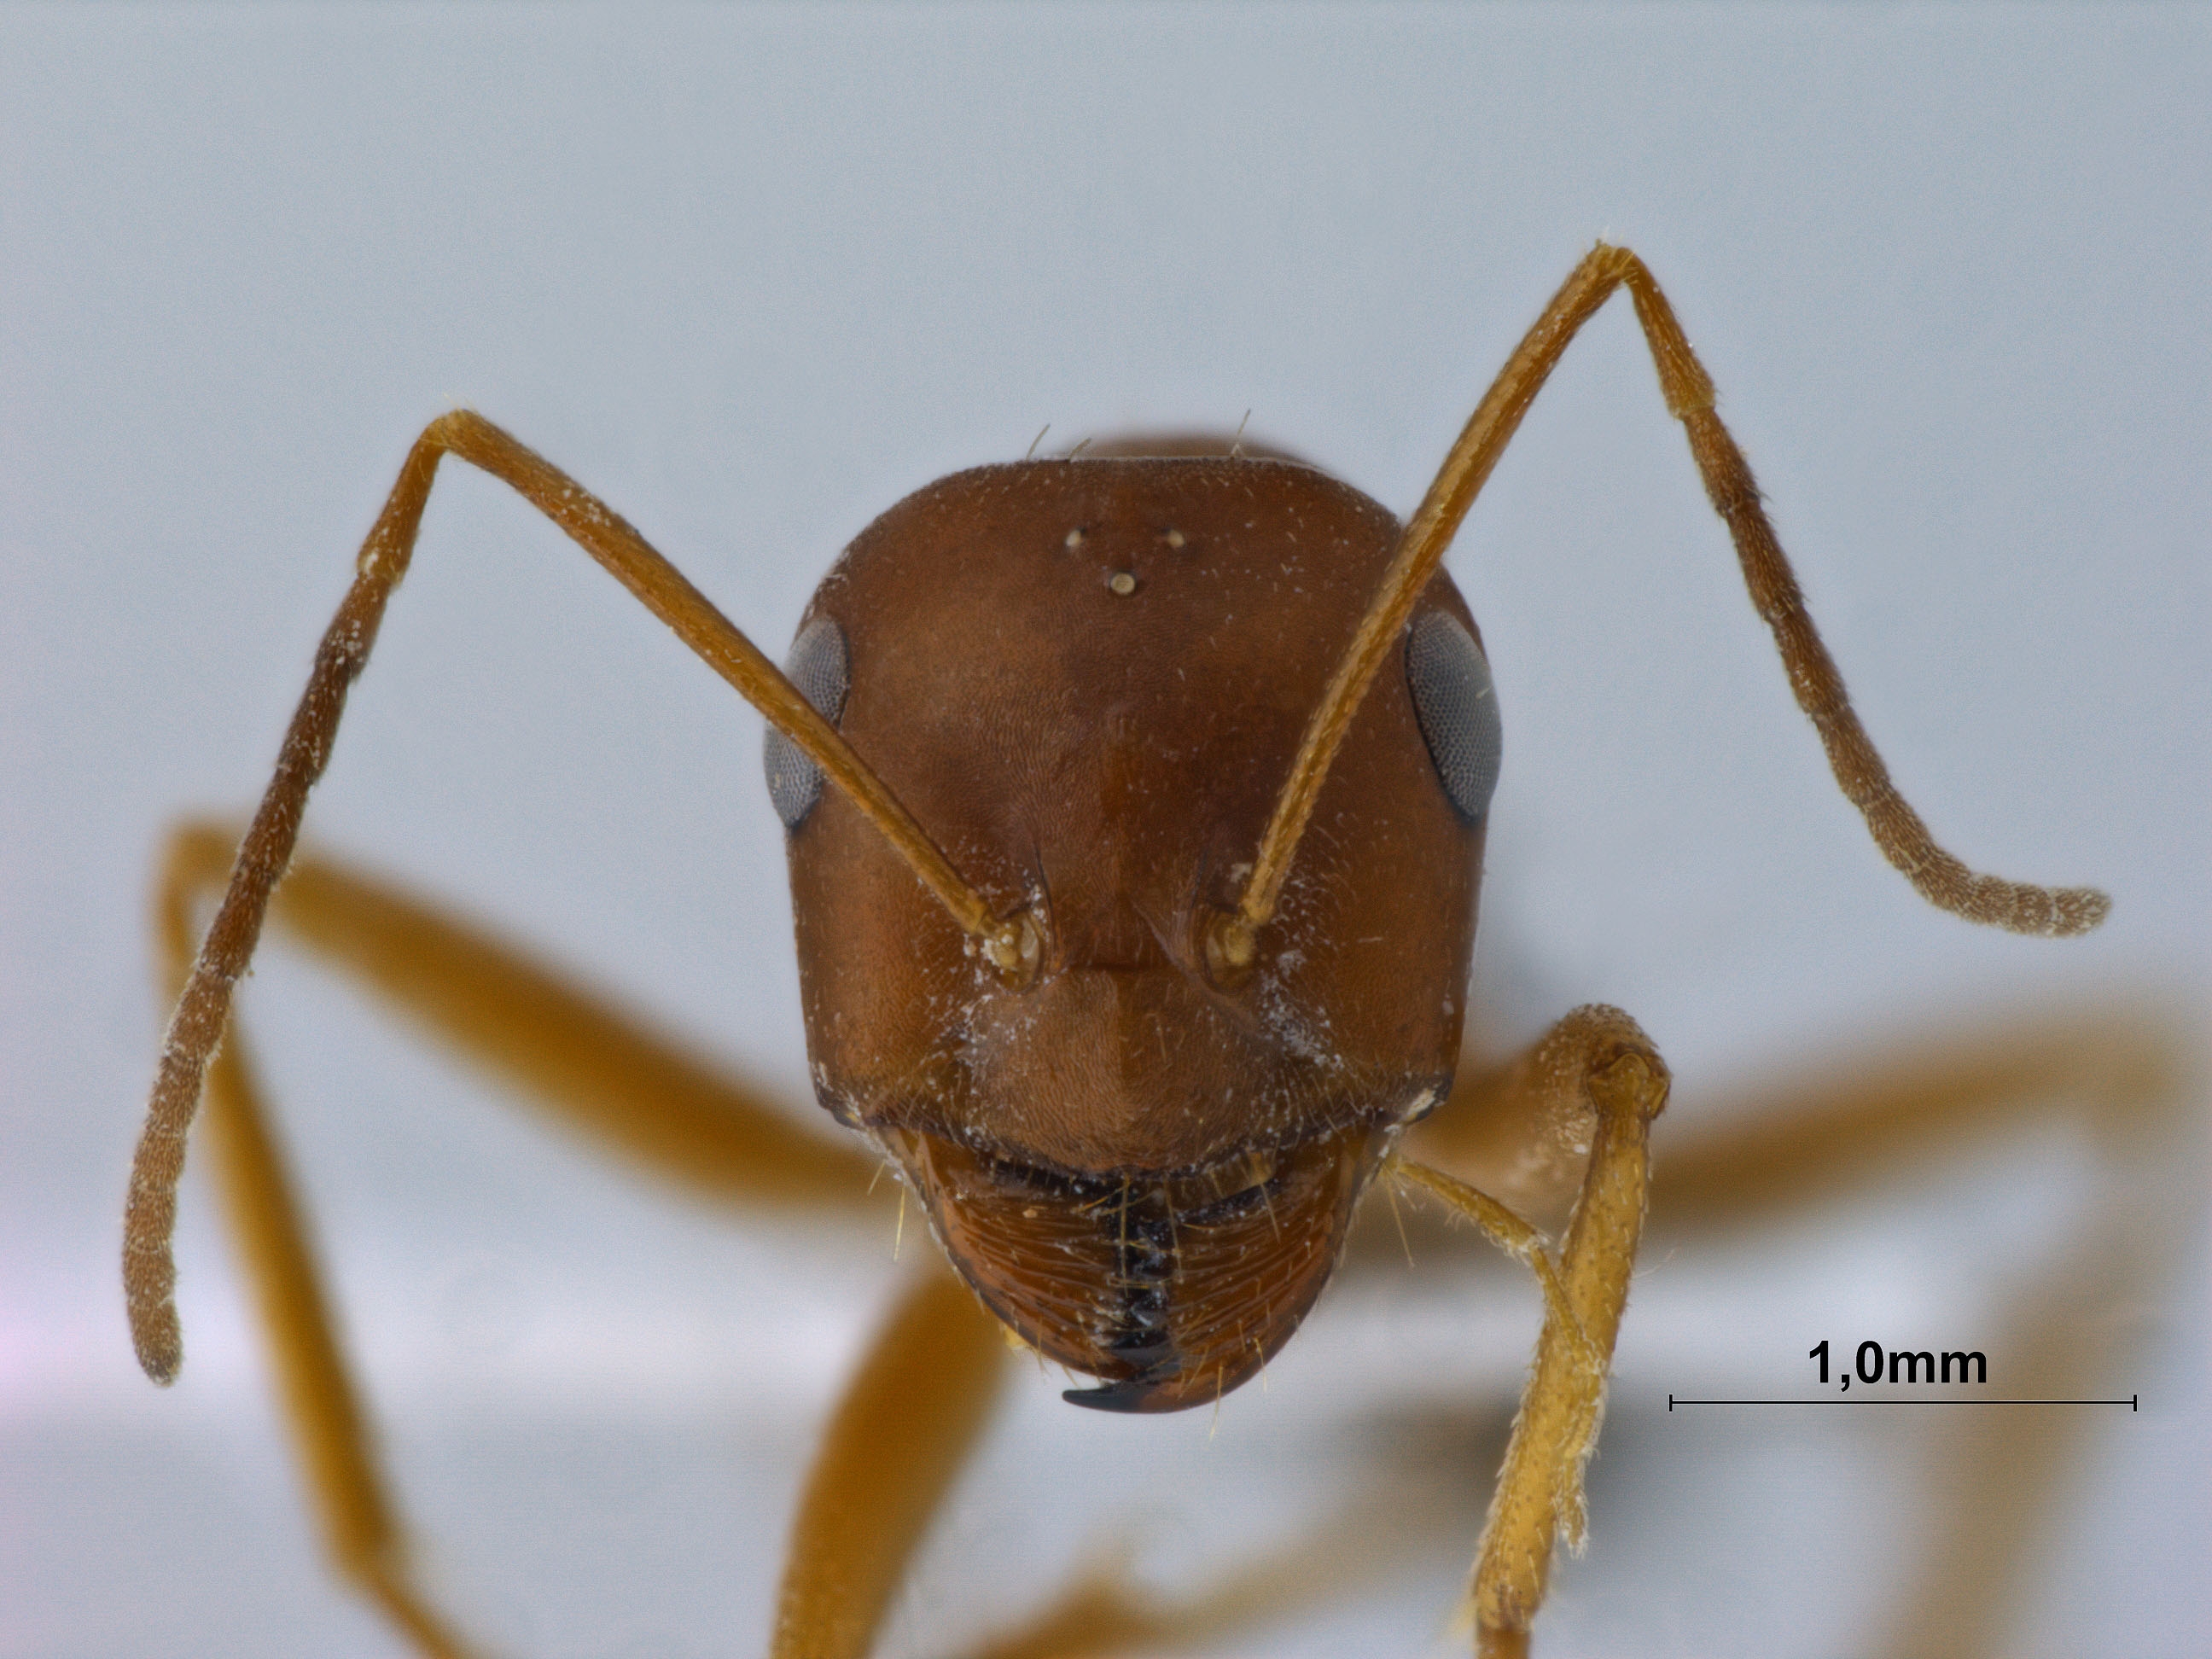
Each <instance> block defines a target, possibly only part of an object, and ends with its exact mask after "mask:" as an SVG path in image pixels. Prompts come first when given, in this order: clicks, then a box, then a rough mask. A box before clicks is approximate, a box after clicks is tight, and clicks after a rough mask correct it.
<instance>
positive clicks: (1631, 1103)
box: [1407, 1007, 1668, 1659]
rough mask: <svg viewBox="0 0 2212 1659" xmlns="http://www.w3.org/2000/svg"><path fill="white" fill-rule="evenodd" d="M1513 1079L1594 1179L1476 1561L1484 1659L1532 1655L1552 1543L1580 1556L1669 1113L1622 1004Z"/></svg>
mask: <svg viewBox="0 0 2212 1659" xmlns="http://www.w3.org/2000/svg"><path fill="white" fill-rule="evenodd" d="M1514 1075H1515V1076H1516V1077H1517V1078H1518V1079H1519V1080H1520V1092H1521V1093H1522V1095H1523V1096H1524V1097H1526V1098H1527V1099H1529V1100H1531V1101H1534V1102H1535V1103H1537V1104H1536V1107H1535V1110H1536V1111H1537V1112H1538V1113H1540V1114H1542V1115H1548V1116H1549V1117H1551V1118H1552V1119H1553V1120H1554V1121H1555V1122H1556V1125H1557V1127H1558V1128H1559V1132H1560V1133H1561V1134H1562V1135H1563V1136H1564V1137H1565V1138H1566V1142H1567V1146H1568V1147H1569V1149H1570V1150H1574V1149H1576V1148H1584V1149H1586V1152H1584V1154H1583V1155H1584V1156H1585V1157H1586V1161H1587V1173H1586V1174H1585V1176H1584V1178H1583V1187H1582V1194H1581V1196H1580V1198H1579V1200H1577V1204H1576V1206H1575V1211H1574V1216H1573V1219H1572V1220H1571V1221H1570V1222H1569V1223H1568V1226H1567V1236H1566V1239H1565V1243H1563V1244H1562V1246H1561V1247H1560V1250H1559V1261H1558V1263H1557V1267H1556V1274H1557V1282H1558V1289H1557V1291H1553V1285H1552V1279H1551V1274H1550V1273H1548V1272H1547V1273H1545V1274H1544V1277H1545V1279H1546V1289H1547V1297H1546V1301H1547V1309H1546V1313H1545V1318H1544V1328H1543V1333H1542V1334H1541V1336H1539V1337H1538V1338H1537V1341H1536V1363H1535V1368H1534V1371H1533V1372H1532V1373H1531V1375H1530V1376H1529V1379H1528V1386H1527V1388H1526V1389H1524V1390H1523V1391H1522V1396H1521V1414H1520V1416H1519V1417H1518V1418H1517V1419H1516V1420H1515V1422H1514V1425H1513V1437H1512V1440H1511V1442H1510V1444H1509V1445H1508V1446H1507V1448H1506V1453H1505V1466H1504V1468H1503V1469H1502V1470H1501V1471H1500V1472H1499V1474H1498V1487H1497V1491H1496V1492H1495V1494H1494V1495H1493V1497H1492V1500H1491V1506H1490V1519H1489V1521H1488V1522H1487V1523H1486V1525H1485V1526H1484V1528H1483V1533H1482V1542H1481V1544H1480V1547H1479V1548H1478V1550H1477V1552H1476V1559H1475V1568H1474V1583H1473V1587H1472V1595H1473V1599H1474V1613H1475V1636H1476V1644H1477V1650H1478V1652H1480V1654H1481V1655H1483V1656H1485V1659H1511V1656H1518V1655H1522V1654H1525V1653H1526V1652H1527V1651H1528V1627H1529V1625H1530V1623H1531V1622H1532V1621H1533V1620H1534V1618H1535V1616H1536V1613H1537V1610H1538V1609H1539V1608H1540V1607H1542V1606H1543V1604H1544V1594H1545V1590H1546V1588H1547V1584H1548V1583H1549V1580H1550V1577H1551V1566H1552V1550H1553V1544H1554V1542H1555V1541H1563V1542H1565V1544H1566V1545H1567V1547H1569V1548H1570V1549H1579V1548H1581V1547H1582V1541H1583V1465H1584V1463H1586V1462H1588V1461H1589V1455H1590V1451H1591V1449H1592V1448H1594V1447H1595V1445H1596V1443H1597V1431H1598V1425H1599V1422H1600V1420H1601V1419H1602V1417H1603V1415H1604V1411H1605V1383H1606V1374H1607V1369H1608V1368H1609V1366H1610V1365H1611V1364H1612V1359H1613V1339H1614V1338H1615V1336H1616V1335H1617V1334H1619V1332H1620V1316H1621V1312H1622V1310H1623V1309H1625V1308H1626V1306H1627V1304H1628V1284H1629V1278H1630V1275H1631V1273H1632V1272H1633V1271H1634V1269H1635V1266H1636V1246H1637V1241H1638V1237H1639V1236H1640V1234H1641V1233H1642V1231H1643V1227H1644V1195H1645V1193H1646V1191H1647V1189H1648V1188H1649V1186H1650V1150H1649V1134H1650V1125H1651V1120H1652V1119H1654V1118H1656V1116H1658V1115H1659V1114H1660V1113H1661V1112H1662V1110H1664V1109H1665V1108H1666V1104H1667V1091H1668V1074H1667V1068H1666V1066H1665V1065H1664V1064H1663V1063H1662V1061H1661V1060H1660V1058H1659V1055H1658V1052H1657V1050H1656V1049H1655V1048H1652V1046H1651V1044H1650V1040H1649V1039H1648V1038H1646V1037H1645V1036H1644V1033H1643V1032H1642V1031H1641V1030H1638V1029H1637V1025H1636V1022H1635V1021H1633V1020H1632V1019H1631V1018H1628V1016H1627V1015H1626V1014H1624V1013H1622V1012H1620V1010H1619V1009H1617V1008H1604V1007H1586V1008H1577V1009H1576V1010H1575V1011H1574V1012H1572V1013H1571V1014H1569V1015H1568V1016H1567V1017H1566V1018H1565V1019H1563V1020H1561V1021H1560V1022H1559V1024H1558V1025H1556V1026H1554V1027H1553V1029H1552V1031H1551V1032H1550V1034H1549V1035H1548V1036H1546V1037H1545V1038H1544V1040H1543V1041H1542V1042H1540V1043H1539V1044H1537V1046H1536V1048H1534V1050H1533V1051H1532V1053H1531V1055H1530V1057H1529V1060H1528V1063H1527V1064H1526V1065H1525V1066H1522V1067H1520V1068H1519V1069H1518V1070H1517V1071H1516V1073H1514ZM1577 1106H1579V1109H1577ZM1578 1126H1579V1127H1578ZM1407 1174H1408V1175H1409V1176H1412V1177H1413V1180H1414V1181H1415V1182H1416V1183H1417V1184H1418V1185H1419V1187H1420V1188H1422V1189H1423V1190H1425V1191H1428V1192H1431V1193H1433V1194H1437V1196H1439V1197H1441V1198H1443V1200H1445V1201H1446V1202H1447V1203H1449V1204H1450V1205H1452V1206H1454V1207H1455V1208H1456V1209H1458V1210H1460V1211H1461V1212H1462V1213H1464V1214H1466V1215H1467V1216H1468V1217H1469V1218H1471V1219H1474V1220H1475V1221H1476V1222H1477V1223H1478V1224H1479V1225H1482V1226H1483V1227H1484V1229H1485V1231H1489V1232H1491V1233H1492V1236H1493V1237H1499V1236H1500V1235H1501V1233H1502V1234H1503V1240H1502V1242H1504V1243H1506V1245H1507V1248H1508V1249H1513V1250H1514V1251H1515V1252H1516V1254H1529V1253H1531V1252H1532V1247H1533V1241H1532V1240H1530V1239H1528V1237H1527V1236H1526V1234H1524V1233H1522V1232H1519V1231H1516V1230H1515V1227H1514V1224H1513V1218H1511V1217H1510V1213H1509V1214H1508V1216H1507V1217H1506V1218H1504V1219H1503V1220H1501V1219H1500V1218H1498V1216H1497V1215H1496V1213H1495V1211H1496V1210H1497V1209H1498V1208H1499V1207H1501V1206H1497V1205H1496V1201H1495V1200H1492V1199H1488V1198H1486V1197H1485V1196H1484V1195H1483V1194H1480V1193H1479V1192H1475V1191H1474V1190H1472V1189H1470V1188H1466V1187H1464V1186H1463V1185H1462V1183H1460V1182H1456V1181H1454V1180H1452V1179H1451V1177H1449V1176H1445V1175H1443V1174H1442V1173H1441V1172H1439V1171H1435V1170H1426V1169H1424V1168H1422V1167H1420V1166H1418V1165H1413V1166H1408V1167H1407ZM1519 1225H1520V1226H1522V1227H1525V1226H1526V1224H1525V1223H1524V1224H1519Z"/></svg>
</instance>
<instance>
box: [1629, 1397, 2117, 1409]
mask: <svg viewBox="0 0 2212 1659" xmlns="http://www.w3.org/2000/svg"><path fill="white" fill-rule="evenodd" d="M2141 1402H2142V1395H2132V1394H2131V1395H2129V1396H2128V1397H2127V1398H2126V1399H2124V1400H1924V1399H1911V1400H1836V1399H1820V1400H1677V1399H1676V1398H1675V1397H1674V1395H1671V1394H1670V1395H1668V1396H1667V1409H1668V1411H1670V1412H1671V1411H1673V1410H1674V1407H1677V1406H2125V1407H2127V1408H2128V1409H2129V1410H2130V1411H2131V1412H2139V1411H2141V1410H2142V1403H2141Z"/></svg>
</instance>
